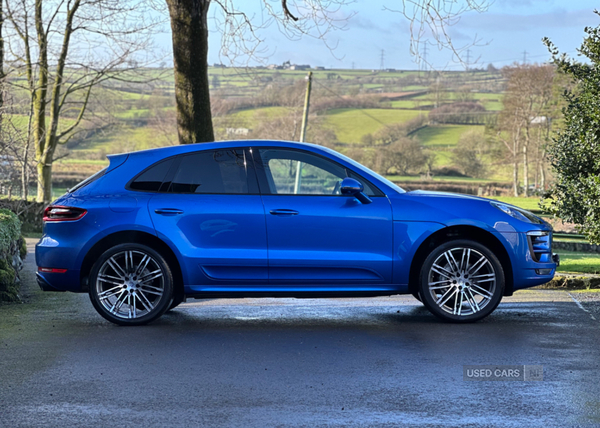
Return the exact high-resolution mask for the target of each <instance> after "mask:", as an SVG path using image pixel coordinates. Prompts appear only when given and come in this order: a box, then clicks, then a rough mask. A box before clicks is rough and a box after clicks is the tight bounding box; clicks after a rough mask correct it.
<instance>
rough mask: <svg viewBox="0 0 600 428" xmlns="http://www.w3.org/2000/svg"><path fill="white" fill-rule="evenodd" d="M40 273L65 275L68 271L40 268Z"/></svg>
mask: <svg viewBox="0 0 600 428" xmlns="http://www.w3.org/2000/svg"><path fill="white" fill-rule="evenodd" d="M38 271H39V272H44V273H65V272H66V271H67V270H66V269H59V268H45V267H39V268H38Z"/></svg>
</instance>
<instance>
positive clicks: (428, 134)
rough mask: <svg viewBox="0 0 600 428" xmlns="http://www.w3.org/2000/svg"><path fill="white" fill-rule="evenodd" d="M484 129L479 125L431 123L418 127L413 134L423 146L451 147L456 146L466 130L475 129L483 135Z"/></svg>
mask: <svg viewBox="0 0 600 428" xmlns="http://www.w3.org/2000/svg"><path fill="white" fill-rule="evenodd" d="M484 130H485V127H484V126H481V125H433V126H426V127H425V128H422V129H419V130H418V131H417V132H415V133H414V134H413V135H414V136H416V137H417V138H418V139H419V141H421V142H422V143H423V145H424V146H425V147H430V148H434V147H435V148H436V149H437V148H446V149H451V148H453V147H455V146H456V144H457V143H458V140H459V138H460V136H461V135H463V134H464V133H466V132H468V131H475V132H478V133H479V134H481V135H483V131H484Z"/></svg>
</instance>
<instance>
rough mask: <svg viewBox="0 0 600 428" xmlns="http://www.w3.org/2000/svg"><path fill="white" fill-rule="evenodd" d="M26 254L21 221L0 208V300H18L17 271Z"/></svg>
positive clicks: (19, 281) (11, 213)
mask: <svg viewBox="0 0 600 428" xmlns="http://www.w3.org/2000/svg"><path fill="white" fill-rule="evenodd" d="M26 254H27V247H26V246H25V240H24V239H23V237H22V236H21V221H20V220H19V218H18V217H17V216H16V214H15V213H13V212H12V211H9V210H7V209H0V302H18V301H19V287H20V285H21V280H20V278H19V271H20V270H21V269H22V268H23V258H24V257H25V256H26Z"/></svg>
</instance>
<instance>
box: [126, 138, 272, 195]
mask: <svg viewBox="0 0 600 428" xmlns="http://www.w3.org/2000/svg"><path fill="white" fill-rule="evenodd" d="M217 150H241V151H242V152H243V153H244V157H245V159H246V180H247V181H248V183H247V185H248V193H191V192H169V191H168V188H167V189H163V187H164V186H165V183H170V182H171V181H172V180H173V177H174V176H175V173H176V172H177V170H178V169H179V165H180V164H181V161H182V159H183V158H184V157H185V156H193V155H196V154H198V153H202V152H210V151H217ZM170 160H173V164H172V165H171V167H170V168H169V171H168V172H167V173H166V174H165V176H164V178H163V181H162V183H161V184H160V186H159V187H158V190H138V189H132V188H131V184H132V183H133V182H134V181H135V180H136V179H137V178H138V177H140V176H141V175H142V174H144V173H145V172H146V171H148V170H149V169H150V168H153V167H155V166H156V165H158V164H160V163H162V162H167V161H170ZM257 175H258V174H257V173H256V168H255V166H254V162H253V158H252V153H251V151H250V148H249V147H227V148H222V149H214V148H213V149H204V150H196V151H193V152H188V153H181V154H177V155H173V156H169V157H168V158H164V159H161V160H159V161H157V162H154V163H153V164H152V165H150V166H148V167H146V168H144V169H143V170H142V171H141V172H139V173H138V174H136V175H135V176H134V177H133V178H132V179H131V180H129V181H128V182H127V184H126V185H125V189H126V190H129V191H130V192H141V193H155V194H163V195H238V196H243V195H254V196H256V195H260V194H261V193H260V185H259V183H258V177H257ZM251 177H254V186H252V185H251V183H250V182H251V180H252V178H251ZM169 187H170V184H169ZM252 187H254V188H255V189H256V190H257V192H250V189H251V188H252Z"/></svg>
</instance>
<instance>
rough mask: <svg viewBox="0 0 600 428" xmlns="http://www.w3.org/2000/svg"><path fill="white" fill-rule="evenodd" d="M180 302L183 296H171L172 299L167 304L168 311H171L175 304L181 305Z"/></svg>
mask: <svg viewBox="0 0 600 428" xmlns="http://www.w3.org/2000/svg"><path fill="white" fill-rule="evenodd" d="M182 303H183V297H173V300H172V301H171V305H169V309H168V311H172V310H173V309H175V308H176V307H177V306H179V305H181V304H182Z"/></svg>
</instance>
